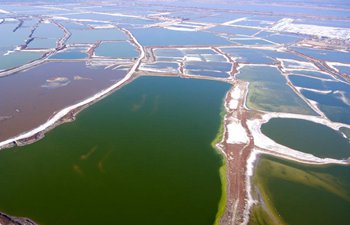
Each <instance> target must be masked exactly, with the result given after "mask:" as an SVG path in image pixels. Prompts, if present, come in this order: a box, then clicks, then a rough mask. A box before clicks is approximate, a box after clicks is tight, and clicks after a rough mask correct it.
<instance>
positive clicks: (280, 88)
mask: <svg viewBox="0 0 350 225" xmlns="http://www.w3.org/2000/svg"><path fill="white" fill-rule="evenodd" d="M237 78H238V79H241V80H244V81H248V82H249V92H248V97H247V106H248V107H249V108H251V109H256V110H263V111H270V112H289V113H297V114H313V115H315V112H313V111H312V109H311V108H310V107H309V106H308V105H307V104H306V103H305V102H304V101H303V100H302V99H301V98H300V97H299V96H298V95H297V94H296V93H295V92H294V91H293V90H292V89H291V88H290V87H289V86H288V85H287V81H286V79H285V78H284V77H283V76H282V74H281V73H280V72H279V71H278V70H277V69H276V68H274V67H267V66H245V67H243V68H242V69H241V70H240V73H239V74H238V75H237Z"/></svg>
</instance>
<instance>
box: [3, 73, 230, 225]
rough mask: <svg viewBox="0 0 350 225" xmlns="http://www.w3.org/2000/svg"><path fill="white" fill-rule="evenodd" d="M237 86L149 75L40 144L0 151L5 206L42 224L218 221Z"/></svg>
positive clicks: (199, 223)
mask: <svg viewBox="0 0 350 225" xmlns="http://www.w3.org/2000/svg"><path fill="white" fill-rule="evenodd" d="M229 87H230V86H229V85H228V84H224V83H219V82H214V81H205V80H189V79H180V78H160V77H141V78H139V79H137V80H136V81H133V82H132V83H131V84H129V85H127V86H126V87H123V88H122V89H121V90H118V91H117V92H116V93H114V94H113V95H111V96H109V97H107V98H106V99H104V100H102V101H100V102H98V103H96V104H95V105H93V106H91V107H89V108H88V109H86V110H84V111H83V112H82V113H80V114H79V116H78V117H77V120H76V121H75V122H73V123H69V124H64V125H62V126H60V127H58V128H56V129H54V130H53V131H51V132H49V133H48V134H47V135H46V137H45V138H44V139H43V140H41V141H39V142H37V143H34V144H32V145H29V146H25V147H21V148H15V149H10V150H5V151H2V152H0V171H1V173H0V199H1V201H0V211H3V212H6V213H9V214H11V215H14V216H26V217H29V218H32V219H33V220H35V221H36V222H38V223H39V224H41V225H55V224H58V225H62V224H65V225H69V224H74V225H76V224H84V225H89V224H94V225H96V224H123V225H128V224H130V225H139V224H144V225H147V224H149V225H157V224H159V225H164V224H167V225H172V224H173V225H175V224H176V225H177V224H179V225H180V224H181V225H185V224H190V225H193V224H196V225H202V224H203V225H205V224H208V225H212V224H213V222H214V220H215V216H216V212H217V209H218V204H219V200H220V197H221V182H220V176H219V168H220V166H221V165H222V159H221V156H220V155H218V153H217V152H216V151H215V150H214V149H213V148H212V147H211V142H212V141H213V140H214V138H215V136H216V134H217V132H218V130H219V127H220V121H221V119H220V111H221V108H222V101H223V98H224V96H225V93H226V92H227V91H228V89H229Z"/></svg>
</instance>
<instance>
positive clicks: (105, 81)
mask: <svg viewBox="0 0 350 225" xmlns="http://www.w3.org/2000/svg"><path fill="white" fill-rule="evenodd" d="M126 73H127V71H125V70H111V69H104V67H102V66H98V67H96V66H95V67H91V66H86V64H85V62H64V63H63V62H49V63H45V64H42V65H40V66H37V67H35V68H32V69H30V70H27V71H22V72H19V73H17V74H14V75H12V76H8V77H3V78H1V79H0V141H3V140H6V139H8V138H10V137H13V136H15V135H18V134H20V133H21V132H24V131H28V130H31V129H33V128H35V127H36V126H38V125H40V124H42V123H44V122H45V121H47V120H48V119H49V118H50V116H52V114H53V113H54V112H57V111H59V110H61V109H63V108H64V107H67V106H69V105H72V104H74V103H77V102H79V101H81V100H83V99H86V98H87V97H89V96H92V95H94V94H96V93H97V92H99V91H101V90H103V89H105V88H107V87H109V86H111V85H112V84H113V83H115V82H116V81H118V80H121V79H122V78H123V77H124V76H125V75H126ZM58 77H61V80H57V79H56V80H55V78H58Z"/></svg>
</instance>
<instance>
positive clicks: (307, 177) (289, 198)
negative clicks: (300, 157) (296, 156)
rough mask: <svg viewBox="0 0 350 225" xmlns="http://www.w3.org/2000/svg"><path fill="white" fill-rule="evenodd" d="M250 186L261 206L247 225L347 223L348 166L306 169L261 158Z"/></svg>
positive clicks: (348, 204) (349, 203)
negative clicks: (252, 184) (252, 185)
mask: <svg viewBox="0 0 350 225" xmlns="http://www.w3.org/2000/svg"><path fill="white" fill-rule="evenodd" d="M253 182H254V184H255V187H254V188H255V191H254V194H255V197H257V196H260V199H261V200H260V203H262V204H259V205H257V206H256V207H255V208H254V210H253V212H252V217H251V221H250V223H249V224H250V225H257V224H259V225H262V224H270V225H272V224H289V225H310V224H317V225H334V224H348V222H349V220H350V214H349V210H350V166H339V165H332V166H310V165H309V166H308V165H303V164H299V163H296V162H291V161H286V160H281V159H277V158H275V157H271V156H262V157H261V158H260V159H259V161H258V164H257V166H256V175H255V176H254V178H253ZM257 189H259V191H258V192H257V191H256V190H257Z"/></svg>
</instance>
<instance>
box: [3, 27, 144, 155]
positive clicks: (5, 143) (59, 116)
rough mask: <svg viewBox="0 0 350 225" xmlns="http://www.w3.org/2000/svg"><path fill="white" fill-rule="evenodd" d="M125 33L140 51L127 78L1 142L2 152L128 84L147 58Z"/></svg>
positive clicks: (134, 39)
mask: <svg viewBox="0 0 350 225" xmlns="http://www.w3.org/2000/svg"><path fill="white" fill-rule="evenodd" d="M124 31H125V32H127V33H128V34H129V35H130V37H131V38H132V39H133V41H134V42H135V44H136V45H137V47H138V48H139V49H140V56H139V57H138V59H137V60H136V61H135V64H134V65H133V67H132V68H131V69H130V70H129V72H128V73H127V74H126V76H125V77H124V78H123V79H121V80H120V81H118V82H117V83H115V84H113V85H112V86H110V87H109V88H107V89H104V90H102V91H100V92H98V93H96V94H95V95H93V96H91V97H89V98H87V99H85V100H83V101H81V102H79V103H77V104H74V105H71V106H68V107H66V108H64V109H62V110H60V111H59V112H57V113H56V114H55V115H54V116H53V117H51V118H50V119H49V120H48V121H47V122H45V123H43V124H41V125H40V126H38V127H36V128H34V129H32V130H30V131H28V132H25V133H22V134H20V135H18V136H15V137H13V138H10V139H7V140H5V141H2V142H0V150H1V149H3V148H5V147H7V146H8V145H10V144H11V143H14V142H16V141H19V140H21V139H26V138H30V137H32V136H34V135H36V134H38V133H40V132H42V131H44V130H47V129H49V128H50V127H52V126H54V125H55V124H56V123H57V122H58V121H59V120H60V119H62V118H63V117H64V116H66V115H67V114H68V113H69V112H71V111H73V110H74V109H76V108H79V107H82V106H84V105H87V104H89V103H92V102H94V101H95V100H97V99H99V98H102V97H103V96H105V95H107V94H109V93H110V92H112V91H113V90H114V89H116V88H118V87H120V86H122V85H123V84H124V83H125V82H127V81H128V80H129V79H130V78H131V77H132V75H133V74H134V72H135V70H136V69H137V67H138V65H139V64H140V62H141V60H142V58H144V56H145V52H144V50H143V47H142V46H141V45H140V44H139V42H138V41H137V40H136V38H135V37H134V36H133V35H132V33H130V32H129V31H128V30H125V29H124Z"/></svg>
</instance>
